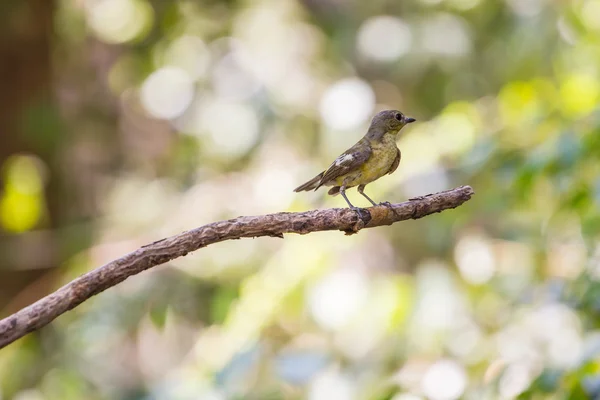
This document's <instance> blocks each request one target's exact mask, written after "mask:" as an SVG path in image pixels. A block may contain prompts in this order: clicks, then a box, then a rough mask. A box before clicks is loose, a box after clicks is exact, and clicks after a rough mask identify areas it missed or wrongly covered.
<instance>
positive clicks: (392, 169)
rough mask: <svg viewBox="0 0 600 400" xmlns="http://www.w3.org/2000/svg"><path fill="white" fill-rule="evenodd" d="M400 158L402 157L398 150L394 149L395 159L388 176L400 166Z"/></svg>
mask: <svg viewBox="0 0 600 400" xmlns="http://www.w3.org/2000/svg"><path fill="white" fill-rule="evenodd" d="M401 157H402V155H401V154H400V149H398V148H396V158H394V162H393V163H392V166H391V167H390V170H389V171H388V174H391V173H392V172H394V171H395V170H396V169H397V168H398V165H400V158H401Z"/></svg>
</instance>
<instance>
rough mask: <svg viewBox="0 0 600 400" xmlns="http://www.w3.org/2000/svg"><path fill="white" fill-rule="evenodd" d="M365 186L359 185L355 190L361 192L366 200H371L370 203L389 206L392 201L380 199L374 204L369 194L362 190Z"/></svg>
mask: <svg viewBox="0 0 600 400" xmlns="http://www.w3.org/2000/svg"><path fill="white" fill-rule="evenodd" d="M365 186H367V185H359V186H358V188H357V190H358V193H360V194H362V195H363V196H365V197H366V198H367V200H369V201H370V202H371V204H373V205H374V206H386V207H391V206H392V203H390V202H389V201H382V202H381V203H379V204H376V203H375V202H374V201H373V200H372V199H371V198H370V197H369V196H367V194H366V193H365V192H364V190H365Z"/></svg>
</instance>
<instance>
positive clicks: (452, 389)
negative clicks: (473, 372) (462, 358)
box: [421, 360, 467, 400]
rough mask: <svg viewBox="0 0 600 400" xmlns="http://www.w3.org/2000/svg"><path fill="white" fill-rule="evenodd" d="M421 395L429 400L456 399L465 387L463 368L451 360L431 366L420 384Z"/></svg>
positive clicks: (465, 377) (465, 378)
mask: <svg viewBox="0 0 600 400" xmlns="http://www.w3.org/2000/svg"><path fill="white" fill-rule="evenodd" d="M421 385H422V389H423V393H424V394H425V395H426V396H427V397H428V398H429V399H431V400H454V399H458V398H459V397H460V396H461V395H462V394H463V392H464V390H465V388H466V386H467V376H466V373H465V370H464V368H463V367H462V366H461V365H460V364H458V363H456V362H455V361H452V360H440V361H438V362H436V363H435V364H433V365H432V366H431V367H429V369H428V370H427V372H426V373H425V376H423V380H422V382H421Z"/></svg>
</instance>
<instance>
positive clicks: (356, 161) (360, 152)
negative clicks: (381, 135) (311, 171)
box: [315, 139, 372, 190]
mask: <svg viewBox="0 0 600 400" xmlns="http://www.w3.org/2000/svg"><path fill="white" fill-rule="evenodd" d="M371 153H372V150H371V145H370V143H369V141H368V140H366V139H362V140H360V141H359V142H358V143H356V144H355V145H354V146H352V147H351V148H350V149H348V150H346V151H345V152H344V153H342V154H341V155H340V156H339V157H338V158H336V159H335V161H334V162H333V163H332V164H331V165H330V166H329V168H327V169H326V170H325V172H324V173H323V177H322V178H321V180H320V181H319V185H318V186H317V189H318V188H319V187H320V186H322V185H324V184H326V183H327V182H330V181H332V180H334V179H336V178H339V177H340V176H344V175H346V174H348V173H350V172H352V171H355V170H357V169H358V168H360V167H361V166H362V165H363V164H364V163H365V161H367V160H368V159H369V157H371ZM315 190H316V189H315Z"/></svg>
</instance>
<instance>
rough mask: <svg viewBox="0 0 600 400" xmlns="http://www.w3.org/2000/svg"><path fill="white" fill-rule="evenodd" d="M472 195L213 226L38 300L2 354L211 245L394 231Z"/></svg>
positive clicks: (7, 324)
mask: <svg viewBox="0 0 600 400" xmlns="http://www.w3.org/2000/svg"><path fill="white" fill-rule="evenodd" d="M472 195H473V189H472V188H471V187H470V186H461V187H458V188H455V189H452V190H448V191H445V192H440V193H435V194H430V195H427V196H424V197H419V198H415V199H410V200H409V201H406V202H404V203H400V204H387V205H379V206H377V207H370V208H367V209H364V211H363V213H362V214H363V218H364V220H360V219H359V218H358V216H357V213H355V212H354V211H352V210H350V209H347V208H331V209H326V210H315V211H306V212H301V213H277V214H269V215H260V216H254V217H239V218H235V219H230V220H228V221H220V222H214V223H212V224H208V225H204V226H202V227H199V228H196V229H193V230H191V231H187V232H183V233H180V234H179V235H175V236H171V237H169V238H165V239H162V240H159V241H156V242H154V243H151V244H149V245H146V246H143V247H141V248H139V249H137V250H135V251H134V252H132V253H129V254H127V255H125V256H123V257H121V258H119V259H117V260H114V261H111V262H109V263H108V264H105V265H103V266H101V267H99V268H97V269H95V270H93V271H90V272H88V273H87V274H85V275H82V276H80V277H79V278H77V279H75V280H73V281H71V282H69V283H68V284H66V285H65V286H63V287H62V288H60V289H58V290H57V291H56V292H54V293H52V294H50V295H48V296H46V297H44V298H42V299H40V300H38V301H37V302H35V303H34V304H32V305H30V306H28V307H25V308H24V309H22V310H20V311H18V312H16V313H15V314H13V315H11V316H9V317H6V318H4V319H3V320H1V321H0V348H3V347H5V346H7V345H8V344H10V343H12V342H14V341H15V340H17V339H19V338H21V337H23V336H25V335H26V334H27V333H29V332H32V331H34V330H36V329H40V328H41V327H43V326H45V325H47V324H48V323H50V322H51V321H53V320H54V319H55V318H56V317H58V316H59V315H61V314H63V313H64V312H66V311H68V310H71V309H73V308H75V307H77V306H78V305H79V304H81V303H83V302H84V301H86V300H87V299H89V298H90V297H92V296H94V295H96V294H98V293H100V292H102V291H104V290H106V289H108V288H110V287H112V286H115V285H117V284H118V283H120V282H122V281H124V280H125V279H127V278H128V277H130V276H132V275H135V274H138V273H140V272H142V271H144V270H147V269H149V268H152V267H154V266H157V265H160V264H164V263H166V262H168V261H170V260H173V259H175V258H178V257H182V256H185V255H186V254H188V253H191V252H192V251H195V250H198V249H200V248H202V247H206V246H208V245H210V244H212V243H217V242H222V241H225V240H231V239H239V238H248V237H259V236H274V237H280V238H283V234H284V233H299V234H301V235H304V234H307V233H310V232H317V231H330V230H340V231H344V232H346V234H352V233H356V232H358V230H360V229H361V228H374V227H376V226H382V225H391V224H393V223H394V222H398V221H403V220H408V219H418V218H422V217H424V216H426V215H429V214H433V213H436V212H441V211H443V210H447V209H451V208H456V207H458V206H460V205H461V204H463V203H464V202H466V201H467V200H469V199H470V198H471V196H472Z"/></svg>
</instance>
